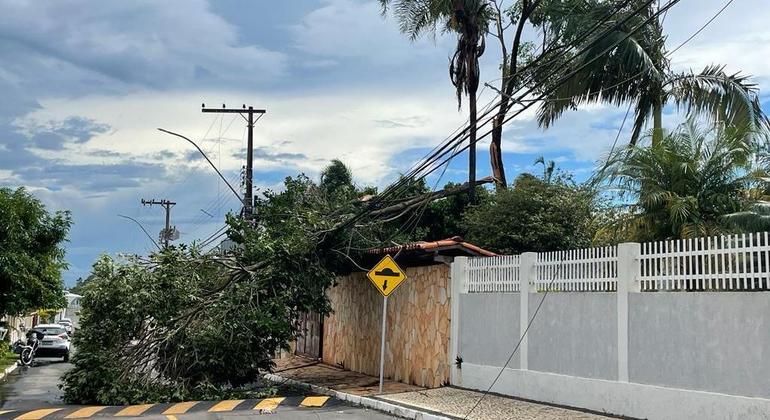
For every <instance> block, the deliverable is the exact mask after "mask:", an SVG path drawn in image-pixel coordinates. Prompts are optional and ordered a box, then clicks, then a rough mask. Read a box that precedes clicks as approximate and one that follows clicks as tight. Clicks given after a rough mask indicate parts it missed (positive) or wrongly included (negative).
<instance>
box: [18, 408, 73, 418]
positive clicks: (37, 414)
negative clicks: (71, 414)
mask: <svg viewBox="0 0 770 420" xmlns="http://www.w3.org/2000/svg"><path fill="white" fill-rule="evenodd" d="M60 410H63V409H62V408H44V409H42V410H34V411H30V412H28V413H24V414H22V415H20V416H19V417H16V420H40V419H42V418H43V417H45V416H47V415H49V414H51V413H55V412H57V411H60Z"/></svg>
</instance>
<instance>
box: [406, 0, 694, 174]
mask: <svg viewBox="0 0 770 420" xmlns="http://www.w3.org/2000/svg"><path fill="white" fill-rule="evenodd" d="M680 1H681V0H671V1H669V3H668V4H667V5H666V6H665V9H663V10H668V9H670V8H671V7H673V6H674V5H675V4H677V3H679V2H680ZM659 13H662V11H659V12H656V13H654V14H652V15H651V17H650V18H648V19H646V20H645V21H644V22H643V23H642V24H640V25H639V26H638V27H637V28H635V29H634V30H632V31H630V32H629V33H628V34H626V35H625V36H624V37H623V38H621V39H620V40H618V41H617V42H615V43H614V44H613V45H611V46H610V47H608V48H607V49H605V50H604V52H602V53H601V54H599V55H598V56H596V57H594V58H593V59H592V60H590V61H589V62H587V63H585V64H584V65H582V66H581V67H579V68H577V69H576V70H574V71H572V72H570V74H568V75H566V76H564V77H562V78H561V79H560V80H559V81H558V82H557V83H555V84H554V85H553V86H552V87H550V88H549V89H546V91H544V92H543V93H542V94H541V95H540V96H539V98H541V99H542V98H544V97H545V96H546V95H548V94H550V93H551V92H553V91H554V90H555V89H557V88H558V87H559V86H560V85H561V84H563V83H565V82H566V81H567V80H569V79H570V78H572V77H574V76H575V75H576V74H577V73H578V72H580V71H581V70H582V69H583V68H585V67H586V66H588V65H590V64H592V62H593V61H596V60H598V59H599V58H600V57H601V56H602V55H604V54H606V53H607V52H609V51H610V50H612V49H614V48H615V47H616V46H617V45H618V44H620V42H622V41H624V40H625V39H627V38H629V37H630V36H632V35H633V34H634V33H635V32H636V31H638V30H639V29H641V27H642V26H644V25H646V24H647V23H649V22H650V21H651V20H652V19H655V18H657V16H658V14H659ZM535 103H536V101H533V102H530V103H529V104H527V105H524V106H523V107H522V108H521V109H520V110H518V111H517V112H515V113H514V114H512V115H510V116H508V117H506V119H505V120H504V121H503V124H505V123H507V122H509V121H510V120H512V119H513V118H515V117H517V116H519V115H520V114H521V113H522V112H524V111H526V110H527V109H529V108H530V107H531V106H532V105H533V104H535ZM491 132H492V131H491V130H490V131H488V132H486V133H484V134H483V135H482V136H480V137H478V138H477V139H476V142H478V141H480V140H481V139H483V138H485V137H486V136H488V135H489V134H491ZM469 147H470V145H468V146H464V147H463V148H462V149H460V150H459V151H458V152H457V153H456V154H455V155H457V154H459V153H462V152H463V151H465V150H466V149H468V148H469ZM455 155H453V156H450V158H452V157H454V156H455ZM435 170H436V168H434V169H431V170H430V171H428V172H427V173H425V174H423V175H421V177H425V176H427V175H429V174H430V173H432V172H434V171H435Z"/></svg>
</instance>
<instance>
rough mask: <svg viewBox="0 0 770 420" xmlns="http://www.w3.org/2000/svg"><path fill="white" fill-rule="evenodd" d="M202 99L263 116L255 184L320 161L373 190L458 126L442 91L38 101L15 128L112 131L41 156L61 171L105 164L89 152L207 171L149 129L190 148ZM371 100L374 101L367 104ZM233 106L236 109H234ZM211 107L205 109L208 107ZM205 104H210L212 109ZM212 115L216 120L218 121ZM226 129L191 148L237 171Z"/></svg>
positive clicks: (203, 126) (207, 122)
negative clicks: (251, 108) (399, 160)
mask: <svg viewBox="0 0 770 420" xmlns="http://www.w3.org/2000/svg"><path fill="white" fill-rule="evenodd" d="M201 97H204V98H206V97H207V98H228V99H229V100H227V101H225V102H226V103H228V104H241V103H242V102H243V98H250V99H251V100H252V101H253V102H252V103H255V104H266V105H267V109H268V112H267V114H266V115H265V116H264V117H263V118H262V119H261V120H260V121H259V122H258V123H257V125H256V128H255V131H254V133H255V149H259V150H260V152H261V153H259V154H257V155H256V161H255V164H254V167H255V177H256V178H259V176H260V175H259V174H260V173H264V172H269V171H276V170H281V171H289V172H290V171H305V172H308V173H309V174H315V173H317V172H318V171H319V170H320V169H321V168H322V167H323V166H325V165H326V164H328V161H329V160H331V159H334V158H341V159H343V160H344V161H346V162H347V163H349V164H350V166H351V168H352V170H353V171H354V174H355V175H356V178H357V179H358V180H359V181H360V182H364V183H379V182H381V181H382V180H383V179H384V178H386V177H388V176H391V175H393V172H394V168H395V167H394V166H392V162H391V159H392V158H393V156H395V155H397V154H399V153H401V152H403V151H404V150H406V149H409V148H417V147H433V145H435V144H436V143H438V142H439V141H441V140H442V139H444V137H445V136H446V135H447V134H449V132H451V131H452V130H453V129H454V128H456V127H458V126H459V125H460V124H461V123H462V121H464V119H465V116H464V114H462V113H458V112H457V109H456V107H455V104H454V101H453V97H452V96H451V92H444V91H443V90H441V89H439V90H438V91H435V90H434V91H431V90H426V91H422V92H410V93H407V92H396V91H392V90H391V91H382V90H372V91H360V90H348V91H338V92H336V93H325V94H317V95H311V94H303V95H295V96H286V95H281V96H277V95H268V94H261V93H258V92H253V93H250V94H245V93H238V94H235V93H232V92H216V93H213V92H210V93H195V94H190V93H181V92H176V93H170V92H166V93H163V94H160V93H151V92H145V93H138V94H132V95H125V96H122V97H113V96H89V97H84V98H81V99H80V100H78V101H77V102H74V103H73V102H71V101H69V100H67V99H64V98H55V99H47V100H42V101H41V104H42V109H39V110H37V111H34V112H32V113H30V114H29V115H27V116H25V117H24V118H23V119H22V121H23V122H24V125H33V126H34V125H45V124H50V123H49V122H48V121H61V120H64V119H66V118H68V117H71V116H73V115H77V116H79V117H82V118H89V119H92V120H94V121H97V122H99V123H102V124H106V125H109V126H110V127H112V130H111V131H110V132H105V133H97V134H95V135H94V137H93V138H91V140H90V141H88V142H86V143H83V144H73V145H70V146H69V149H68V153H59V154H55V153H53V154H51V153H49V154H47V155H46V156H47V157H50V158H57V159H61V160H63V161H64V162H67V163H71V164H85V163H93V161H94V160H105V159H106V160H107V161H109V160H110V157H103V156H101V155H100V154H99V153H96V156H97V157H94V156H93V152H94V151H104V150H109V151H112V152H117V153H120V154H121V156H119V157H114V159H115V160H116V161H119V160H125V159H133V160H134V161H136V162H147V163H158V161H157V160H156V159H155V158H152V156H157V155H158V154H159V153H160V152H163V151H166V152H168V151H170V152H173V153H175V155H174V156H170V155H169V156H166V157H161V159H164V161H165V162H167V163H168V164H169V165H184V166H189V167H196V168H200V170H209V169H208V167H207V164H206V163H205V162H202V161H200V160H193V161H185V160H183V159H184V158H183V157H182V156H186V155H187V152H190V151H194V149H193V148H192V146H190V145H189V144H187V143H186V142H184V141H183V140H181V139H178V138H176V137H172V136H169V135H166V134H163V133H160V132H158V131H157V130H156V127H162V128H166V129H169V130H171V131H176V132H179V133H181V134H184V135H187V136H188V137H190V138H192V139H194V140H196V141H198V140H200V138H201V137H202V136H203V134H204V133H206V131H207V130H208V128H209V126H211V125H212V118H219V117H213V116H211V115H210V114H202V113H201V112H200V109H199V108H198V107H199V104H200V103H201V102H202V100H201ZM374 98H376V100H375V99H374ZM236 99H239V100H236ZM209 102H211V101H209ZM212 103H213V102H212ZM220 115H221V114H220ZM231 121H232V127H231V128H230V130H229V131H228V132H227V133H225V137H227V138H229V139H230V140H227V141H223V142H222V144H221V152H220V146H219V145H218V144H216V143H215V142H214V141H213V140H204V141H201V142H199V144H200V146H201V147H202V148H204V150H207V151H210V157H211V158H212V159H213V160H214V161H215V162H219V161H220V160H219V159H220V157H221V163H222V166H223V167H224V168H228V169H229V170H237V169H238V168H240V167H241V165H242V162H243V159H241V158H239V157H234V156H233V155H234V154H238V153H239V152H240V150H241V149H242V147H243V141H242V134H243V133H244V127H243V121H242V120H241V119H240V117H237V116H229V115H226V116H225V117H224V119H223V120H222V125H223V127H227V126H228V125H229V124H230V123H231ZM219 124H220V123H219V120H217V121H216V122H214V123H213V129H212V130H211V132H210V133H209V135H208V138H209V139H211V138H217V137H218V135H219V133H218V130H219Z"/></svg>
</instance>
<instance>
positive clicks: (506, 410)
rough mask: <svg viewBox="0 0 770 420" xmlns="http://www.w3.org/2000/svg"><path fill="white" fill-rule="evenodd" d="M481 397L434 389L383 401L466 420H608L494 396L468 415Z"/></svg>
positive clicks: (454, 389)
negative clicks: (465, 419) (466, 419)
mask: <svg viewBox="0 0 770 420" xmlns="http://www.w3.org/2000/svg"><path fill="white" fill-rule="evenodd" d="M482 395H483V394H482V393H481V392H476V391H468V390H464V389H458V388H450V387H445V388H436V389H426V390H421V391H413V392H405V393H402V394H393V395H383V396H381V397H380V398H382V399H383V400H386V401H389V402H393V403H397V404H406V405H410V406H412V407H416V408H421V409H424V410H429V411H435V412H440V413H443V414H444V415H446V416H450V417H457V418H466V417H465V416H466V415H467V414H468V412H470V415H469V416H468V417H467V418H468V419H469V420H471V419H476V420H503V419H506V420H525V419H527V420H529V419H537V420H557V419H558V420H600V419H609V417H605V416H600V415H596V414H590V413H584V412H581V411H575V410H568V409H565V408H560V407H554V406H550V405H545V404H537V403H531V402H527V401H521V400H517V399H513V398H504V397H500V396H497V395H487V396H486V397H484V399H482V400H481V403H479V405H478V406H477V407H476V408H474V409H473V411H471V409H472V408H473V407H474V405H476V403H477V402H478V401H479V398H481V396H482Z"/></svg>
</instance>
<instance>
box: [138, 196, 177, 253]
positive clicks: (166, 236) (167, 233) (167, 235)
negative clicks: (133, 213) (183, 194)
mask: <svg viewBox="0 0 770 420" xmlns="http://www.w3.org/2000/svg"><path fill="white" fill-rule="evenodd" d="M153 204H159V205H160V206H161V207H163V208H164V209H165V210H166V228H165V229H163V232H162V233H161V235H160V237H161V239H162V240H163V246H164V247H166V248H168V243H169V241H170V240H171V239H172V238H171V236H172V233H171V207H174V206H175V205H176V203H175V202H173V201H169V200H156V199H154V198H153V199H152V200H145V199H144V198H143V199H142V205H145V206H152V205H153Z"/></svg>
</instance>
